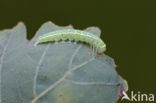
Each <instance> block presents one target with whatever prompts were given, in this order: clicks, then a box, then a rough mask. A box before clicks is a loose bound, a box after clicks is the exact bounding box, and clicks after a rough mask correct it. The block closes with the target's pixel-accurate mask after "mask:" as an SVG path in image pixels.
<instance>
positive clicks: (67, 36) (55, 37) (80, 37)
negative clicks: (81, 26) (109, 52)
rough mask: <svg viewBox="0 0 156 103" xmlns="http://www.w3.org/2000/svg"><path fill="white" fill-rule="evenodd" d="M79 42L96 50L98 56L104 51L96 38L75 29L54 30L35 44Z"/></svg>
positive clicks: (104, 46) (104, 47) (104, 48)
mask: <svg viewBox="0 0 156 103" xmlns="http://www.w3.org/2000/svg"><path fill="white" fill-rule="evenodd" d="M61 40H63V41H66V40H69V41H76V42H78V41H80V42H85V43H87V44H89V45H90V46H92V47H93V48H94V49H96V51H97V53H98V54H102V53H103V52H104V51H105V50H106V45H105V43H104V42H103V41H102V40H101V39H100V38H99V37H97V36H95V35H93V34H91V33H89V32H86V31H81V30H75V29H63V30H56V31H53V32H50V33H47V34H44V35H43V36H40V37H39V38H38V39H37V41H36V44H38V43H43V42H50V41H51V42H58V41H61Z"/></svg>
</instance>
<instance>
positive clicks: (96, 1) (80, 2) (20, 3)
mask: <svg viewBox="0 0 156 103" xmlns="http://www.w3.org/2000/svg"><path fill="white" fill-rule="evenodd" d="M19 21H23V22H24V23H25V24H26V26H27V32H28V38H29V39H30V38H31V37H32V36H33V35H34V34H35V32H36V31H37V30H38V28H39V27H40V26H41V24H43V23H44V22H46V21H52V22H54V23H55V24H57V25H61V26H63V25H69V24H72V25H73V26H74V27H75V28H77V29H85V28H86V27H88V26H98V27H99V28H100V29H101V30H102V39H103V40H104V41H105V43H106V44H107V52H106V54H107V55H109V56H111V57H113V58H114V59H115V61H116V64H117V65H118V67H117V71H118V73H119V74H120V75H121V76H122V77H124V78H125V79H126V80H127V81H128V84H129V92H128V94H129V95H130V91H134V92H136V93H137V92H138V91H140V92H141V93H147V94H148V93H153V94H155V95H156V55H155V53H156V2H155V0H153V1H152V0H107V1H106V0H44V1H43V0H42V1H41V0H40V1H39V0H31V1H29V0H0V29H1V30H2V29H5V28H11V27H13V26H15V25H16V24H17V23H18V22H19ZM126 102H127V101H124V103H126ZM119 103H123V101H122V102H120V101H119ZM127 103H129V102H127ZM131 103H132V102H131ZM142 103H143V102H142Z"/></svg>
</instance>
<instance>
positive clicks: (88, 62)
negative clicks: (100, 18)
mask: <svg viewBox="0 0 156 103" xmlns="http://www.w3.org/2000/svg"><path fill="white" fill-rule="evenodd" d="M67 28H71V29H72V28H73V27H72V26H64V27H60V26H57V25H55V24H53V23H51V22H47V23H45V24H43V25H42V26H41V28H40V29H39V30H38V31H37V33H36V34H35V36H34V37H33V38H32V40H30V41H28V40H27V39H26V28H25V25H24V24H23V23H19V24H18V25H17V26H16V27H14V28H13V29H10V30H9V29H8V30H3V31H0V103H114V102H115V101H117V100H118V98H119V96H120V95H121V93H120V92H121V91H122V88H121V87H124V88H125V89H126V90H127V88H128V87H127V85H126V82H125V80H123V79H122V78H121V77H120V76H119V75H118V73H117V72H116V70H115V66H116V65H115V63H114V60H113V59H112V58H110V57H109V56H107V55H105V54H103V55H100V56H98V57H96V58H95V57H93V56H91V49H90V48H89V47H88V46H87V45H84V44H82V43H78V44H74V43H67V42H66V43H62V42H60V43H58V44H55V43H45V44H39V45H37V46H34V43H35V41H36V39H37V38H38V36H40V35H42V34H44V33H48V32H52V31H55V30H59V29H67ZM85 31H88V32H92V33H94V34H95V35H97V36H100V33H101V31H100V29H99V28H97V27H90V28H87V29H86V30H85Z"/></svg>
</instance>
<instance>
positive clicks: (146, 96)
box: [121, 91, 155, 102]
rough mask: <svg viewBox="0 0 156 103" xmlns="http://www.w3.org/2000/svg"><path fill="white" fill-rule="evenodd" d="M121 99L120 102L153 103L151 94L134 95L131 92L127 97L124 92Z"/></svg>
mask: <svg viewBox="0 0 156 103" xmlns="http://www.w3.org/2000/svg"><path fill="white" fill-rule="evenodd" d="M122 94H123V97H122V98H121V101H123V100H124V99H125V100H128V101H139V102H154V101H155V96H154V94H152V93H149V94H146V93H141V92H140V91H138V92H137V93H135V92H134V91H131V95H130V96H128V95H127V93H126V92H125V91H122Z"/></svg>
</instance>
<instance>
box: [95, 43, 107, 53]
mask: <svg viewBox="0 0 156 103" xmlns="http://www.w3.org/2000/svg"><path fill="white" fill-rule="evenodd" d="M104 51H106V45H105V44H104V45H102V46H98V48H97V53H98V54H102V53H103V52H104Z"/></svg>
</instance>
